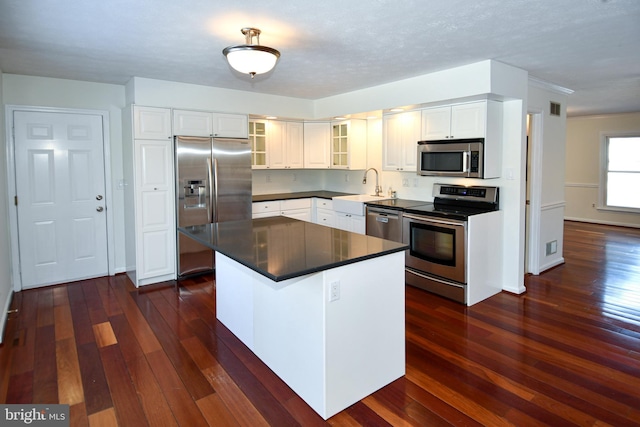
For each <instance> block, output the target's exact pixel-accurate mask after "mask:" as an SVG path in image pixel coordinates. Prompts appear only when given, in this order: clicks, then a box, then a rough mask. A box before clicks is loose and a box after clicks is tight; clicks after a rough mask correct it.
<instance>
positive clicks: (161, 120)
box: [133, 106, 171, 140]
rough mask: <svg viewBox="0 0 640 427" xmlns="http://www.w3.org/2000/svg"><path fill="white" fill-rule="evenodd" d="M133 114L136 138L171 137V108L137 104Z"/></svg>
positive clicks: (134, 135)
mask: <svg viewBox="0 0 640 427" xmlns="http://www.w3.org/2000/svg"><path fill="white" fill-rule="evenodd" d="M133 115H134V117H133V137H134V138H135V139H156V140H158V139H171V110H169V109H168V108H157V107H140V106H136V107H135V108H134V109H133Z"/></svg>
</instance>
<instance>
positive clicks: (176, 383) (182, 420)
mask: <svg viewBox="0 0 640 427" xmlns="http://www.w3.org/2000/svg"><path fill="white" fill-rule="evenodd" d="M146 357H147V360H148V362H149V365H150V366H151V370H152V371H153V374H154V376H155V378H156V381H157V382H158V384H159V385H160V388H161V389H162V392H163V394H164V397H165V399H166V400H167V403H168V404H169V407H170V408H171V412H173V416H174V417H175V418H176V420H177V421H178V424H179V425H181V426H193V427H196V426H208V423H207V421H206V420H205V418H204V416H203V415H202V413H201V412H200V409H199V408H198V405H197V404H196V403H195V400H193V398H192V397H191V394H189V391H188V390H187V388H186V387H185V384H184V383H183V382H182V380H181V379H180V377H179V376H178V373H177V372H176V370H175V369H174V366H173V365H172V364H171V361H170V360H169V358H168V357H167V355H166V354H165V353H164V352H163V351H161V350H159V351H156V352H154V353H150V354H147V355H146ZM205 397H206V396H205Z"/></svg>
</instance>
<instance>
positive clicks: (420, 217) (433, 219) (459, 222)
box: [402, 213, 464, 227]
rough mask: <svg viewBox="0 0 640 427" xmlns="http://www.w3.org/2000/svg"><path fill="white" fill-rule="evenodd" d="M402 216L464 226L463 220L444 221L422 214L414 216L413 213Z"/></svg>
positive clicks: (421, 220) (422, 220)
mask: <svg viewBox="0 0 640 427" xmlns="http://www.w3.org/2000/svg"><path fill="white" fill-rule="evenodd" d="M402 217H403V218H409V219H413V220H415V221H420V222H433V223H436V224H444V225H454V226H459V227H462V226H464V221H456V222H454V221H446V220H442V219H435V218H433V217H429V218H425V217H423V216H415V215H411V214H407V213H405V214H404V215H403V216H402Z"/></svg>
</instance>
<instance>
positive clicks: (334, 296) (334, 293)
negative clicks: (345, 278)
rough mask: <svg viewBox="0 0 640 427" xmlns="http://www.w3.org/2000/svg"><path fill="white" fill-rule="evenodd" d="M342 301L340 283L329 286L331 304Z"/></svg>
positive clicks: (332, 283)
mask: <svg viewBox="0 0 640 427" xmlns="http://www.w3.org/2000/svg"><path fill="white" fill-rule="evenodd" d="M339 299H340V281H337V282H331V286H329V302H331V301H338V300H339Z"/></svg>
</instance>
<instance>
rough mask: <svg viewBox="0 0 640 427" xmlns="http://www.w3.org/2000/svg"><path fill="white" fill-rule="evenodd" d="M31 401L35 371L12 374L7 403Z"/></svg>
mask: <svg viewBox="0 0 640 427" xmlns="http://www.w3.org/2000/svg"><path fill="white" fill-rule="evenodd" d="M31 402H33V371H27V372H21V373H19V374H14V375H11V376H10V377H9V389H8V391H7V400H6V403H11V404H16V403H31Z"/></svg>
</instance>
